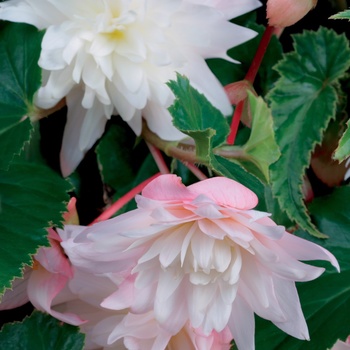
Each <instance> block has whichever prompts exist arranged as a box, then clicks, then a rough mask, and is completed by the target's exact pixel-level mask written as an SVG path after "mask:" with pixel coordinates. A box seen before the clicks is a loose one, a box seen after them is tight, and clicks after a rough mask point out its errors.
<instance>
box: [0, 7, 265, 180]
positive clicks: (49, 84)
mask: <svg viewBox="0 0 350 350" xmlns="http://www.w3.org/2000/svg"><path fill="white" fill-rule="evenodd" d="M259 6H261V3H260V2H259V1H258V0H245V1H244V2H242V1H241V0H231V1H226V0H219V1H217V0H209V1H198V0H167V1H164V0H149V1H145V0H132V1H121V0H117V1H116V0H105V1H96V0H87V1H80V0H63V1H62V0H54V1H49V0H39V1H32V0H22V1H15V0H10V1H7V2H5V3H2V4H1V8H0V19H5V20H10V21H14V22H25V23H29V24H32V25H34V26H36V27H37V28H39V29H46V32H45V35H44V38H43V42H42V50H41V55H40V59H39V66H40V67H41V68H42V69H43V86H42V87H41V88H40V89H39V91H38V93H37V95H36V99H35V102H36V104H37V106H38V107H41V108H44V109H50V108H52V107H54V106H55V105H56V104H57V103H58V102H59V101H60V100H61V99H63V98H65V99H66V103H67V106H68V115H67V123H66V127H65V132H64V136H63V143H62V150H61V169H62V173H63V175H64V176H67V175H69V174H70V173H71V172H72V171H73V170H74V169H75V168H76V166H77V165H78V164H79V162H80V161H81V160H82V158H83V156H84V154H85V153H86V151H87V150H89V149H90V148H91V147H92V146H93V145H94V143H95V142H96V140H97V139H98V138H99V137H100V136H101V135H102V133H103V132H104V128H105V125H106V122H107V120H108V119H109V118H110V117H111V116H112V115H113V114H118V115H119V116H120V117H121V118H123V120H125V121H126V122H127V123H128V124H129V126H130V127H131V128H132V129H133V130H134V131H135V133H136V134H137V135H140V133H141V127H142V118H144V119H145V120H146V121H147V124H148V127H149V128H150V129H151V130H152V131H153V132H155V133H157V134H158V135H159V136H160V137H161V138H163V139H165V140H179V139H181V138H183V137H184V136H185V135H184V134H182V133H181V132H180V131H179V130H177V129H176V128H175V127H174V126H173V125H172V119H171V116H170V114H169V112H168V110H167V108H168V107H169V106H170V105H171V104H172V102H173V100H174V96H173V94H172V92H171V90H170V88H169V87H168V86H167V85H166V83H167V82H168V81H169V80H170V79H174V78H175V75H176V72H178V73H181V74H184V75H186V76H187V77H188V78H189V79H190V81H191V84H192V85H193V86H194V87H195V88H196V89H198V90H199V91H200V92H202V93H204V94H205V95H206V97H207V98H208V99H209V100H210V101H211V102H212V104H213V105H214V106H216V107H217V108H219V109H220V110H221V112H222V113H223V114H224V115H229V114H230V113H231V110H232V107H231V105H230V102H229V100H228V98H227V96H226V94H225V91H224V89H223V87H222V86H221V85H220V83H219V82H218V80H217V78H216V77H215V76H214V74H213V73H212V72H211V71H210V69H209V68H208V66H207V64H206V62H205V59H207V58H214V57H216V58H224V59H227V60H230V61H232V62H233V60H232V59H230V58H229V57H228V56H227V54H226V51H227V50H228V49H230V48H232V47H234V46H237V45H239V44H241V43H243V42H245V41H247V40H249V39H251V38H253V37H254V36H255V35H256V33H255V32H254V31H252V30H250V29H247V28H244V27H241V26H238V25H235V24H233V23H231V22H229V20H230V19H232V18H234V17H237V16H240V15H242V14H244V13H246V12H249V11H252V10H254V9H256V8H257V7H259ZM77 134H78V136H77Z"/></svg>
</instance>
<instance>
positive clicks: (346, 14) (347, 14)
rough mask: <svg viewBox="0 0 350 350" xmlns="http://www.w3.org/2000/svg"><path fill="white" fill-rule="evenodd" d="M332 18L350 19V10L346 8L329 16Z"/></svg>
mask: <svg viewBox="0 0 350 350" xmlns="http://www.w3.org/2000/svg"><path fill="white" fill-rule="evenodd" d="M329 18H330V19H347V20H349V21H350V10H345V11H342V12H339V13H336V14H335V15H332V16H330V17H329Z"/></svg>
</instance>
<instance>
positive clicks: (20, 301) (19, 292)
mask: <svg viewBox="0 0 350 350" xmlns="http://www.w3.org/2000/svg"><path fill="white" fill-rule="evenodd" d="M31 273H32V269H31V268H29V267H28V266H27V267H25V268H24V270H23V278H15V279H14V280H13V281H12V285H11V289H7V290H6V291H5V294H4V295H3V296H2V298H0V310H9V309H14V308H16V307H19V306H22V305H24V304H26V303H27V302H28V301H29V299H28V294H27V286H28V280H29V277H30V275H31Z"/></svg>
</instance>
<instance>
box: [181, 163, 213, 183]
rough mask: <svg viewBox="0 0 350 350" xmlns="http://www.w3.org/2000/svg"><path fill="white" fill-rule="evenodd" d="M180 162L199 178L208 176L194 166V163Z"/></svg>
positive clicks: (203, 178) (202, 178)
mask: <svg viewBox="0 0 350 350" xmlns="http://www.w3.org/2000/svg"><path fill="white" fill-rule="evenodd" d="M182 164H183V165H184V166H185V167H187V168H188V169H189V170H190V171H191V172H192V174H194V175H195V176H196V177H197V178H198V179H199V180H205V179H207V178H208V177H207V176H206V175H205V174H203V173H202V172H201V171H200V170H199V169H198V167H196V166H195V165H194V164H192V163H187V162H183V161H182Z"/></svg>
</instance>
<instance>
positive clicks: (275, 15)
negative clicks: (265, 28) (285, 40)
mask: <svg viewBox="0 0 350 350" xmlns="http://www.w3.org/2000/svg"><path fill="white" fill-rule="evenodd" d="M316 4H317V0H268V2H267V9H266V12H267V16H266V17H267V18H268V20H269V25H271V26H274V27H288V26H291V25H292V24H294V23H296V22H298V21H299V20H300V19H302V18H303V17H304V16H305V15H306V14H307V13H308V12H309V11H310V10H311V9H313V8H314V7H315V6H316Z"/></svg>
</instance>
